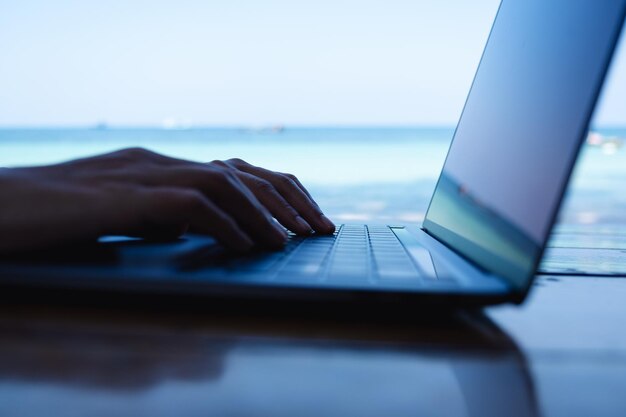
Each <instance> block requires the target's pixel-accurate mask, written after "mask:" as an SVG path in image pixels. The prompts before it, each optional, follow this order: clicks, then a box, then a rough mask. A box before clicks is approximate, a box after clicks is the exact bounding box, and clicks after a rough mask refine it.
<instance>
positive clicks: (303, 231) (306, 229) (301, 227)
mask: <svg viewBox="0 0 626 417" xmlns="http://www.w3.org/2000/svg"><path fill="white" fill-rule="evenodd" d="M295 222H296V224H297V225H298V227H297V229H298V230H294V231H295V232H296V233H298V234H300V235H311V234H313V232H314V231H313V228H312V227H311V225H310V224H309V223H307V221H306V220H304V219H303V218H302V217H300V216H297V217H296V219H295Z"/></svg>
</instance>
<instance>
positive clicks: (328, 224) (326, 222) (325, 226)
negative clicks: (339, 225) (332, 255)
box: [320, 214, 335, 234]
mask: <svg viewBox="0 0 626 417" xmlns="http://www.w3.org/2000/svg"><path fill="white" fill-rule="evenodd" d="M320 223H321V225H322V230H320V232H322V233H327V234H331V233H334V232H335V223H333V222H332V221H331V220H330V219H329V218H328V217H326V216H325V215H323V214H321V215H320Z"/></svg>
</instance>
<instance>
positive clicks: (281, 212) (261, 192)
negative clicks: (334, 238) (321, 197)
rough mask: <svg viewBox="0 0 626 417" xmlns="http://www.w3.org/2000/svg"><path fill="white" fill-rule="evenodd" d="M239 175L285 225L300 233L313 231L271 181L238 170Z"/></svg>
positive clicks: (304, 233)
mask: <svg viewBox="0 0 626 417" xmlns="http://www.w3.org/2000/svg"><path fill="white" fill-rule="evenodd" d="M237 176H238V177H239V179H240V180H241V181H242V182H243V183H244V185H245V186H246V187H248V188H249V189H250V190H251V191H252V193H253V194H254V195H255V196H256V197H257V198H258V200H259V201H260V202H261V204H263V205H264V206H265V207H267V209H268V210H269V211H270V213H272V216H274V217H275V218H276V220H278V221H279V222H280V223H281V224H282V225H283V226H285V227H286V228H287V229H289V230H291V231H293V232H295V233H297V234H300V235H310V234H311V233H313V229H312V228H311V225H309V223H307V222H306V220H304V219H303V218H302V217H301V216H300V214H299V213H298V212H297V211H296V209H294V208H293V207H292V206H291V204H289V203H288V202H287V200H285V199H284V198H283V196H282V195H281V194H280V193H279V192H278V191H277V190H276V188H274V186H273V185H272V184H271V183H270V182H269V181H266V180H264V179H262V178H259V177H256V176H254V175H252V174H248V173H246V172H243V171H238V173H237Z"/></svg>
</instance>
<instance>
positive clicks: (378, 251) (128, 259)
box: [0, 0, 626, 310]
mask: <svg viewBox="0 0 626 417" xmlns="http://www.w3.org/2000/svg"><path fill="white" fill-rule="evenodd" d="M625 14H626V0H603V1H597V0H503V1H502V3H501V5H500V8H499V10H498V13H497V15H496V18H495V21H494V24H493V27H492V30H491V33H490V36H489V38H488V41H487V44H486V47H485V49H484V52H483V56H482V58H481V61H480V65H479V67H478V70H477V72H476V75H475V78H474V81H473V83H472V86H471V89H470V92H469V95H468V97H467V101H466V104H465V107H464V109H463V112H462V115H461V118H460V120H459V123H458V125H457V128H456V131H455V134H454V138H453V141H452V143H451V145H450V149H449V152H448V156H447V158H446V161H445V164H444V166H443V169H442V172H441V175H440V177H439V180H438V182H437V185H436V187H435V190H434V192H433V195H432V199H431V202H430V205H429V208H428V211H427V213H426V216H425V220H424V222H423V224H422V225H421V227H419V226H417V225H403V224H344V225H340V226H339V227H338V229H337V231H336V232H335V234H334V235H333V236H311V237H307V238H299V237H295V236H293V237H292V239H291V241H290V242H289V244H288V245H287V247H286V248H285V250H284V251H282V252H267V253H256V254H254V255H250V256H247V257H244V258H237V257H232V256H231V255H229V254H228V253H225V252H224V251H223V250H222V249H221V248H220V247H219V246H218V245H217V244H216V243H215V242H214V241H213V240H212V239H211V238H209V237H206V236H192V235H188V236H184V237H183V238H182V239H180V240H179V241H176V242H167V243H154V242H152V243H150V242H144V241H129V240H120V239H116V238H105V239H102V240H101V242H100V243H99V244H97V245H95V246H94V247H83V248H80V249H79V248H71V249H68V248H59V250H58V251H51V252H48V253H46V254H44V255H41V254H39V255H37V254H29V255H27V256H25V257H23V258H22V259H15V258H12V259H6V260H4V261H2V262H1V265H0V284H1V285H2V286H3V287H4V289H3V293H5V294H7V293H8V292H7V291H8V289H13V290H15V291H18V292H19V291H22V292H24V293H26V294H28V295H29V296H30V295H31V294H33V289H35V288H37V289H44V290H45V291H44V292H43V293H44V294H46V296H47V297H50V296H51V294H68V290H72V291H73V293H76V292H79V293H80V294H81V296H82V295H84V294H103V293H106V294H108V295H111V294H118V295H120V294H125V295H131V296H132V297H135V296H136V295H140V294H141V295H153V296H164V297H166V298H167V299H168V300H171V299H173V297H174V296H182V297H184V299H185V300H192V299H200V300H203V302H206V300H207V299H209V298H211V299H213V302H215V303H217V302H220V301H225V302H226V303H228V302H229V301H232V300H233V299H234V300H238V301H242V300H248V301H251V302H262V303H265V306H273V305H278V304H281V303H282V302H287V303H289V304H291V305H323V306H324V307H328V306H330V305H339V306H341V307H342V308H344V310H345V306H346V304H347V303H351V304H354V305H355V306H356V305H360V306H366V307H367V308H370V307H371V306H372V305H374V304H375V305H377V306H378V307H382V306H386V307H382V308H383V309H384V308H391V307H397V306H403V307H408V308H422V307H425V306H428V307H432V306H437V307H446V308H447V307H450V306H454V307H459V306H482V305H490V304H497V303H503V302H513V303H521V302H522V301H523V300H524V298H525V297H526V295H527V294H528V291H529V289H530V288H531V285H532V282H533V278H534V276H535V273H536V271H537V267H538V264H539V261H540V260H541V257H542V253H543V250H544V247H545V245H546V241H547V239H548V237H549V235H550V231H551V229H552V227H553V225H554V222H555V219H556V215H557V213H558V210H559V206H560V205H561V202H562V200H563V195H564V192H565V189H566V187H567V184H568V181H569V178H570V175H571V172H572V169H573V167H574V164H575V161H576V159H577V156H578V153H579V151H580V149H581V146H582V144H583V143H584V141H585V138H586V135H587V131H588V128H589V123H590V120H591V116H592V114H593V110H594V108H595V106H596V102H597V100H598V96H599V94H600V91H601V87H602V85H603V82H604V79H605V77H606V73H607V70H608V68H609V64H610V62H611V58H612V56H613V54H614V50H615V48H616V44H617V42H618V39H619V37H620V32H621V28H622V25H623V22H624V16H625ZM52 291H56V292H52ZM185 302H187V301H185ZM268 302H269V303H268ZM380 309H381V308H377V310H380Z"/></svg>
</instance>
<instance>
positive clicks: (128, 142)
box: [0, 126, 626, 228]
mask: <svg viewBox="0 0 626 417" xmlns="http://www.w3.org/2000/svg"><path fill="white" fill-rule="evenodd" d="M453 133H454V129H453V128H452V127H389V128H387V127H328V128H318V127H315V128H307V127H284V128H283V127H278V128H238V127H228V128H185V129H164V128H112V127H104V126H98V127H94V128H40V129H32V128H19V129H8V128H4V129H0V166H5V167H12V166H27V165H40V164H51V163H57V162H61V161H65V160H68V159H72V158H80V157H86V156H90V155H96V154H99V153H103V152H110V151H114V150H117V149H122V148H125V147H135V146H140V147H145V148H148V149H151V150H153V151H155V152H160V153H163V154H166V155H171V156H174V157H177V158H184V159H189V160H194V161H204V162H208V161H212V160H216V159H228V158H232V157H238V158H242V159H245V160H247V161H248V162H250V163H252V164H255V165H259V166H263V167H266V168H269V169H272V170H276V171H281V172H290V173H293V174H295V175H296V176H298V178H299V179H300V180H301V181H302V182H303V183H304V184H305V185H306V186H307V187H308V188H309V190H310V191H311V192H312V194H313V196H314V197H315V198H316V200H317V201H318V203H319V204H320V205H321V207H322V208H323V209H324V210H325V211H326V213H327V214H328V215H329V217H331V218H332V219H334V220H335V221H336V222H344V221H345V222H349V221H384V222H402V223H420V222H421V221H422V219H423V217H424V214H425V211H426V208H427V206H428V202H429V199H430V195H431V193H432V190H433V187H434V185H435V182H436V179H437V177H438V175H439V172H440V170H441V167H442V165H443V162H444V159H445V155H446V152H447V150H448V147H449V144H450V141H451V138H452V136H453ZM625 142H626V127H624V128H612V129H594V130H593V134H591V135H590V137H589V140H588V143H587V144H586V145H585V147H584V150H583V152H582V154H581V156H580V158H579V161H578V163H577V166H576V170H575V174H574V177H573V179H572V181H571V183H570V186H569V189H568V193H567V198H566V202H565V204H564V207H563V209H562V211H561V215H560V217H559V221H560V224H562V225H568V226H571V225H574V226H581V225H583V226H584V225H595V226H602V227H608V228H611V227H622V228H623V227H624V226H622V225H626V192H624V190H626V147H624V143H625ZM537 151H538V152H541V149H538V150H537Z"/></svg>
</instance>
